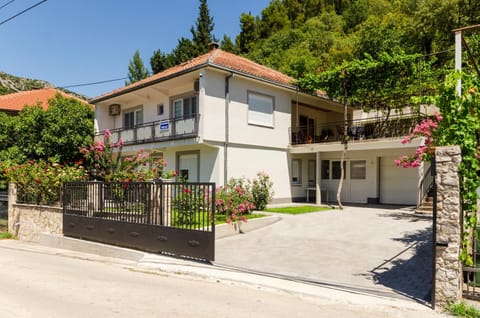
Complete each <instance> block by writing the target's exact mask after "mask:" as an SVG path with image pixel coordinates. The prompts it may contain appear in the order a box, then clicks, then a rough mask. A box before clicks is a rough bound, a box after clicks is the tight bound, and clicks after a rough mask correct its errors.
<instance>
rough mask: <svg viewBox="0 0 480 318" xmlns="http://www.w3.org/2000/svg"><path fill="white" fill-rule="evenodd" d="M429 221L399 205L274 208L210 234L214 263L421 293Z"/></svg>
mask: <svg viewBox="0 0 480 318" xmlns="http://www.w3.org/2000/svg"><path fill="white" fill-rule="evenodd" d="M431 229H432V219H431V218H425V217H421V216H418V215H415V214H414V213H413V212H412V211H410V210H408V209H400V208H391V209H389V208H385V207H382V208H371V207H347V208H346V209H344V210H331V211H326V212H318V213H310V214H303V215H296V216H294V215H282V220H281V221H280V222H277V223H275V224H272V225H270V226H267V227H265V228H262V229H259V230H256V231H253V232H249V233H246V234H243V235H237V236H232V237H227V238H223V239H219V240H217V241H216V262H215V263H216V264H218V265H225V266H227V267H228V266H232V267H238V268H243V269H248V270H252V271H259V272H266V273H270V274H275V275H279V276H289V277H291V278H293V279H300V280H304V281H309V282H311V283H320V284H324V285H327V286H334V287H338V288H344V289H349V290H352V291H355V290H358V291H361V292H362V293H365V292H366V293H371V294H376V295H382V296H389V297H400V298H409V299H415V300H417V301H429V299H430V289H431V276H432V243H431Z"/></svg>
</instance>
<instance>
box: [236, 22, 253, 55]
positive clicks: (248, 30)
mask: <svg viewBox="0 0 480 318" xmlns="http://www.w3.org/2000/svg"><path fill="white" fill-rule="evenodd" d="M257 38H258V37H257V32H256V25H255V18H254V17H253V16H252V15H251V14H250V13H248V14H247V13H242V15H241V16H240V34H239V35H238V36H237V38H236V42H237V46H238V51H239V52H240V53H241V54H247V53H248V52H250V50H251V49H252V47H253V46H254V45H255V41H256V40H257Z"/></svg>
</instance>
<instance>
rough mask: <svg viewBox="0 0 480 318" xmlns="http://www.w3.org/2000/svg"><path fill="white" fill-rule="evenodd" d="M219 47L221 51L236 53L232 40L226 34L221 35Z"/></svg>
mask: <svg viewBox="0 0 480 318" xmlns="http://www.w3.org/2000/svg"><path fill="white" fill-rule="evenodd" d="M220 47H221V48H222V50H224V51H227V52H230V53H234V54H236V53H237V51H238V49H237V46H236V45H235V43H233V41H232V39H231V38H230V37H229V36H228V35H226V34H224V35H223V39H222V42H220Z"/></svg>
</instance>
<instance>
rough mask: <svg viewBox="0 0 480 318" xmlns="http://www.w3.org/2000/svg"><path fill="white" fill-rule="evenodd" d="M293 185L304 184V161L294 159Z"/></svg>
mask: <svg viewBox="0 0 480 318" xmlns="http://www.w3.org/2000/svg"><path fill="white" fill-rule="evenodd" d="M291 181H292V184H295V185H300V184H302V160H300V159H292V180H291Z"/></svg>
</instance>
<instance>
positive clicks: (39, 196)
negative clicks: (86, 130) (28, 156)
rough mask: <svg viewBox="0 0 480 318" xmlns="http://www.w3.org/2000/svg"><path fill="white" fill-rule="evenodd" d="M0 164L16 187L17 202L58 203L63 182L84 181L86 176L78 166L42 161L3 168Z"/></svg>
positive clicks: (2, 165)
mask: <svg viewBox="0 0 480 318" xmlns="http://www.w3.org/2000/svg"><path fill="white" fill-rule="evenodd" d="M4 165H5V164H2V163H0V168H1V169H2V170H3V172H4V174H5V176H6V178H7V179H8V181H9V182H14V183H15V184H16V185H17V196H18V199H17V200H18V201H19V202H26V203H32V204H41V205H51V204H55V203H58V202H59V201H60V198H61V189H62V185H63V183H64V182H67V181H79V180H85V179H86V177H87V174H86V173H85V171H84V169H83V167H81V166H79V165H71V166H63V165H60V164H58V163H55V162H47V161H44V160H39V161H33V160H30V161H29V162H27V163H24V164H20V165H15V166H11V167H5V166H4Z"/></svg>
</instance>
